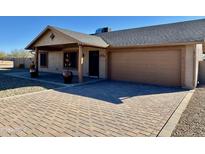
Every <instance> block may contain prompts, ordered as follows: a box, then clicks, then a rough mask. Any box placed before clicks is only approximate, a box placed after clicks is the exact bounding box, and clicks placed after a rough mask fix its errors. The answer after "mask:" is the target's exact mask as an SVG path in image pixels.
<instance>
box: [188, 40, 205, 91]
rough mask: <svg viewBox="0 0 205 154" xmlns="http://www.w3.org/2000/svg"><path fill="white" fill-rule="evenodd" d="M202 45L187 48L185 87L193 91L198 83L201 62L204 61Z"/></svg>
mask: <svg viewBox="0 0 205 154" xmlns="http://www.w3.org/2000/svg"><path fill="white" fill-rule="evenodd" d="M202 47H203V46H202V44H195V45H188V46H186V47H185V78H184V87H185V88H188V89H193V88H195V87H196V86H197V83H198V73H199V69H198V68H199V62H200V61H201V60H202V56H203V55H202V53H203V48H202Z"/></svg>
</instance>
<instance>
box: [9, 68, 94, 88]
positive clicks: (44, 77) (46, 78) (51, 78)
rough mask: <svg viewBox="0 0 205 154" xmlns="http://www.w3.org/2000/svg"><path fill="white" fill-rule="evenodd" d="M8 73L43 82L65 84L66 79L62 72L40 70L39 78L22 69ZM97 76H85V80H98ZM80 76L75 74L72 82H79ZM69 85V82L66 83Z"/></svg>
mask: <svg viewBox="0 0 205 154" xmlns="http://www.w3.org/2000/svg"><path fill="white" fill-rule="evenodd" d="M6 75H10V76H14V77H21V78H26V79H31V80H38V81H43V82H50V83H53V84H59V85H64V80H63V76H62V74H58V73H47V72H39V76H38V77H37V78H31V77H30V73H29V71H28V70H25V71H22V72H8V73H6ZM96 80H97V79H96V78H90V77H83V82H84V83H86V82H91V81H96ZM78 83H79V82H78V77H77V76H75V75H74V76H73V79H72V83H71V84H78ZM65 85H69V84H65Z"/></svg>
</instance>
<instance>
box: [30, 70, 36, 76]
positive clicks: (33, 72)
mask: <svg viewBox="0 0 205 154" xmlns="http://www.w3.org/2000/svg"><path fill="white" fill-rule="evenodd" d="M30 75H31V78H36V77H38V72H36V70H34V69H30Z"/></svg>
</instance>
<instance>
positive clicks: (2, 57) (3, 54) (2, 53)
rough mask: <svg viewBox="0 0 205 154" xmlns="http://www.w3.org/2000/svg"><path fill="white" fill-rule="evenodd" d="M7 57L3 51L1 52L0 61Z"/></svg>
mask: <svg viewBox="0 0 205 154" xmlns="http://www.w3.org/2000/svg"><path fill="white" fill-rule="evenodd" d="M5 57H6V53H5V52H3V51H0V59H4V58H5Z"/></svg>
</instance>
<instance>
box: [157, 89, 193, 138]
mask: <svg viewBox="0 0 205 154" xmlns="http://www.w3.org/2000/svg"><path fill="white" fill-rule="evenodd" d="M194 91H195V90H190V91H189V92H188V94H187V95H186V96H185V97H184V98H183V100H182V101H181V103H180V104H179V106H178V107H177V109H176V110H175V111H174V113H173V114H172V115H171V117H170V118H169V120H168V121H167V123H166V124H165V126H164V127H163V128H162V130H161V131H160V133H159V134H158V135H157V136H158V137H171V135H172V132H173V131H174V129H175V127H176V125H177V123H178V122H179V119H180V117H181V115H182V113H183V112H184V110H185V109H186V107H187V105H188V103H189V101H190V99H191V97H192V95H193V93H194Z"/></svg>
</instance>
